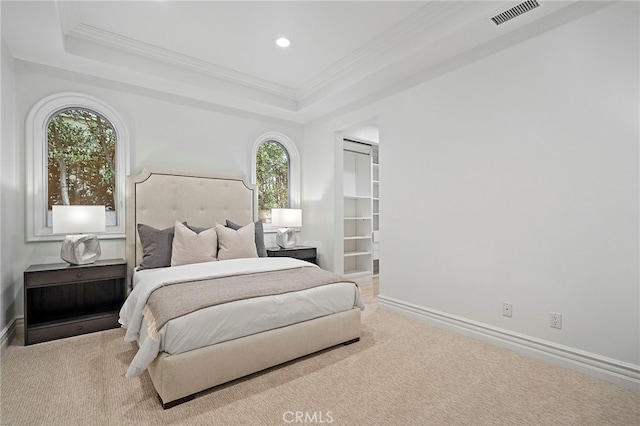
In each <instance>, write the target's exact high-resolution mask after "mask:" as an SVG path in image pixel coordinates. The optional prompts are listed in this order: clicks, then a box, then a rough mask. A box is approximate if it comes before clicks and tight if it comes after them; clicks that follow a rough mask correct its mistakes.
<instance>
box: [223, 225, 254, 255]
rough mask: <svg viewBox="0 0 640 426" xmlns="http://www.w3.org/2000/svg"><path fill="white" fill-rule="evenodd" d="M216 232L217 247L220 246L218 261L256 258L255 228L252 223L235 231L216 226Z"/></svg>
mask: <svg viewBox="0 0 640 426" xmlns="http://www.w3.org/2000/svg"><path fill="white" fill-rule="evenodd" d="M216 232H217V233H218V245H219V246H220V248H219V251H218V259H220V260H227V259H241V258H247V257H258V252H257V251H256V237H255V235H256V234H255V232H256V228H255V225H254V224H253V223H250V224H248V225H247V226H243V227H242V228H240V229H238V230H237V231H236V230H233V229H231V228H227V227H226V226H222V225H220V224H217V225H216Z"/></svg>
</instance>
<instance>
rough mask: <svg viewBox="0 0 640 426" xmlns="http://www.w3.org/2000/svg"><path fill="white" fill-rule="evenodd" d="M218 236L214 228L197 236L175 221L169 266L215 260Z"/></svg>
mask: <svg viewBox="0 0 640 426" xmlns="http://www.w3.org/2000/svg"><path fill="white" fill-rule="evenodd" d="M217 252H218V236H217V234H216V230H215V228H209V229H206V230H204V231H202V232H200V233H199V234H198V233H196V232H194V231H192V230H191V229H189V228H187V227H186V226H185V225H183V224H182V223H180V222H177V221H176V224H175V231H174V236H173V245H172V247H171V266H178V265H188V264H190V263H202V262H211V261H212V260H217V259H216V255H217Z"/></svg>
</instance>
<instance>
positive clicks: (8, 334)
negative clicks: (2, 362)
mask: <svg viewBox="0 0 640 426" xmlns="http://www.w3.org/2000/svg"><path fill="white" fill-rule="evenodd" d="M22 324H23V319H22V317H20V318H13V319H12V320H11V321H10V322H9V324H7V326H6V327H5V328H3V329H2V332H0V350H4V349H5V348H6V347H7V346H8V345H9V342H10V341H11V339H13V336H14V335H15V333H16V328H18V327H21V326H22Z"/></svg>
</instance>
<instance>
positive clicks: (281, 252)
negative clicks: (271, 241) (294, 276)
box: [267, 246, 317, 263]
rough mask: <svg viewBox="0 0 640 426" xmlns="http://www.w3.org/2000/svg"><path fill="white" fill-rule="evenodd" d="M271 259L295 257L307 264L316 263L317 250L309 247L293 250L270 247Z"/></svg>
mask: <svg viewBox="0 0 640 426" xmlns="http://www.w3.org/2000/svg"><path fill="white" fill-rule="evenodd" d="M267 256H269V257H293V258H296V259H300V260H306V261H307V262H311V263H316V257H317V254H316V248H315V247H307V246H293V247H291V248H280V247H268V248H267Z"/></svg>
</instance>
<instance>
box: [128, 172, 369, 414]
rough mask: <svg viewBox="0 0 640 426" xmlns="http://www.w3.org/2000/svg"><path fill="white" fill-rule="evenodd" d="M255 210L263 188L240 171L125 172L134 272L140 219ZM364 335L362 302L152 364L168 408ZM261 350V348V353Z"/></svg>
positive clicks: (157, 223) (190, 219)
mask: <svg viewBox="0 0 640 426" xmlns="http://www.w3.org/2000/svg"><path fill="white" fill-rule="evenodd" d="M256 218H257V191H256V188H255V186H254V185H252V184H250V183H248V182H246V181H245V180H244V179H243V178H242V177H230V176H217V175H208V174H199V173H180V172H174V171H168V170H159V169H144V170H143V172H142V173H140V174H139V175H137V176H129V177H128V178H127V228H126V229H127V231H126V236H127V243H126V257H127V263H128V269H127V270H128V277H129V283H130V282H131V274H132V271H133V268H134V267H135V266H136V265H138V264H139V263H140V261H141V259H142V248H141V245H140V240H139V237H138V232H137V225H138V224H139V223H144V224H147V225H150V226H153V227H155V228H159V229H164V228H167V227H170V226H173V225H174V223H175V221H176V220H179V221H182V222H184V221H186V222H187V223H189V224H192V225H195V226H202V227H211V226H214V225H215V224H216V223H221V224H224V223H225V221H226V220H227V219H229V220H232V221H234V222H236V223H239V224H246V223H249V222H252V221H255V220H256ZM359 339H360V310H359V309H358V308H355V309H352V310H350V311H345V312H341V313H338V314H333V315H328V316H324V317H320V318H317V319H314V320H310V321H305V322H302V323H298V324H293V325H290V326H288V327H283V328H278V329H274V330H270V331H265V332H262V333H258V334H254V335H251V336H247V337H242V338H239V339H235V340H231V341H227V342H223V343H219V344H216V345H212V346H208V347H204V348H200V349H196V350H192V351H189V352H185V353H181V354H177V355H169V354H167V353H164V352H162V353H160V354H159V355H158V357H157V358H156V359H155V360H154V361H153V362H152V363H151V365H150V366H149V367H148V369H147V371H148V372H149V375H150V376H151V381H152V382H153V385H154V387H155V389H156V391H157V392H158V397H159V398H160V402H161V403H162V406H163V408H169V407H172V406H174V405H177V404H180V403H182V402H185V401H188V400H190V399H193V398H194V397H195V394H196V393H198V392H201V391H203V390H206V389H209V388H212V387H215V386H218V385H221V384H223V383H227V382H229V381H232V380H235V379H238V378H240V377H244V376H246V375H249V374H252V373H256V372H258V371H261V370H264V369H266V368H269V367H273V366H276V365H279V364H282V363H284V362H287V361H291V360H293V359H295V358H299V357H301V356H305V355H308V354H311V353H314V352H317V351H320V350H322V349H325V348H328V347H331V346H335V345H339V344H342V343H352V342H355V341H357V340H359ZM257 354H259V356H258V355H257Z"/></svg>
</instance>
